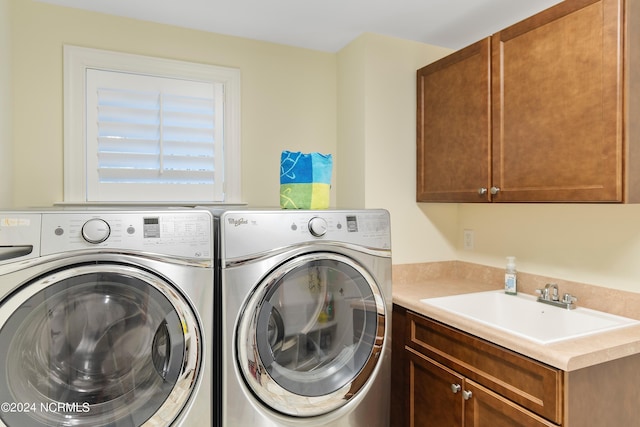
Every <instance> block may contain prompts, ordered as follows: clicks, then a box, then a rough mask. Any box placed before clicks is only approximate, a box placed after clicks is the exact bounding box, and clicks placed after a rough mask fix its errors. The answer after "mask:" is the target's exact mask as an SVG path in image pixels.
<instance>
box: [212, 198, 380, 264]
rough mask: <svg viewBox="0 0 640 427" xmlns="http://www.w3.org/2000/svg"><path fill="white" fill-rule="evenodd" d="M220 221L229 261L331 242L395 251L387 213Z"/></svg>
mask: <svg viewBox="0 0 640 427" xmlns="http://www.w3.org/2000/svg"><path fill="white" fill-rule="evenodd" d="M220 221H221V224H220V227H222V228H223V229H224V234H223V236H224V237H223V238H224V245H223V246H224V249H223V250H224V256H225V257H226V258H236V257H242V256H246V255H250V254H256V253H261V252H267V251H270V250H273V249H275V248H282V247H287V246H292V245H297V244H304V243H313V242H327V241H332V242H341V243H346V244H351V245H358V246H363V247H367V248H371V249H382V250H387V249H391V231H390V219H389V213H388V212H387V211H385V210H373V209H371V210H354V211H349V210H344V211H343V210H318V211H296V210H272V211H252V210H246V211H243V210H238V211H226V212H224V213H223V214H222V215H221V219H220Z"/></svg>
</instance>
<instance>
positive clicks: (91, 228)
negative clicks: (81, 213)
mask: <svg viewBox="0 0 640 427" xmlns="http://www.w3.org/2000/svg"><path fill="white" fill-rule="evenodd" d="M110 234H111V228H110V227H109V224H107V221H105V220H103V219H100V218H93V219H90V220H89V221H87V222H85V223H84V225H83V226H82V237H83V238H84V240H86V241H87V242H89V243H102V242H104V241H105V240H107V238H108V237H109V235H110Z"/></svg>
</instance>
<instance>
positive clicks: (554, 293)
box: [536, 283, 578, 310]
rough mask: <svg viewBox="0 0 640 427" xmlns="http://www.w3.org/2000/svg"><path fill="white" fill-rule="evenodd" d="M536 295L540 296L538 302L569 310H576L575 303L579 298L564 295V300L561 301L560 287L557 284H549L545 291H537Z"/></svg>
mask: <svg viewBox="0 0 640 427" xmlns="http://www.w3.org/2000/svg"><path fill="white" fill-rule="evenodd" d="M536 293H537V294H539V295H540V296H539V297H538V302H542V303H545V304H549V305H555V306H556V307H562V308H566V309H567V310H573V309H574V308H576V305H575V302H576V301H578V298H576V297H574V296H573V295H571V294H564V295H563V296H562V299H560V298H559V296H558V285H557V284H555V283H547V285H546V286H545V287H544V289H537V290H536Z"/></svg>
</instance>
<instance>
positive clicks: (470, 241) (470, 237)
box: [463, 230, 475, 251]
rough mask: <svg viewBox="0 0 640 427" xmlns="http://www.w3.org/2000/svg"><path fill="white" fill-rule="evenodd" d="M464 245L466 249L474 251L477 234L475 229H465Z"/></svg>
mask: <svg viewBox="0 0 640 427" xmlns="http://www.w3.org/2000/svg"><path fill="white" fill-rule="evenodd" d="M463 240H464V241H463V247H464V250H465V251H472V250H473V248H474V247H475V242H474V240H475V236H474V233H473V230H464V231H463Z"/></svg>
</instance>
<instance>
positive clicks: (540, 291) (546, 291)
mask: <svg viewBox="0 0 640 427" xmlns="http://www.w3.org/2000/svg"><path fill="white" fill-rule="evenodd" d="M536 294H538V295H540V297H539V298H540V299H549V289H548V288H544V289H536Z"/></svg>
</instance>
